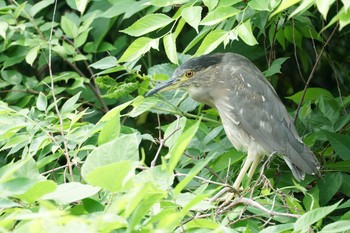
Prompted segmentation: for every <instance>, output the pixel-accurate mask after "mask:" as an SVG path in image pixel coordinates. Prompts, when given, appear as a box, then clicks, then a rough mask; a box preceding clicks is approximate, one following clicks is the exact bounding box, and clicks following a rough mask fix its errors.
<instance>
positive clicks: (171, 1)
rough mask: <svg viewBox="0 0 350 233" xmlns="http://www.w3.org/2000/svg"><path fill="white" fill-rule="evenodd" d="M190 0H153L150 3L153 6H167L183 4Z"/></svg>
mask: <svg viewBox="0 0 350 233" xmlns="http://www.w3.org/2000/svg"><path fill="white" fill-rule="evenodd" d="M188 1H189V0H152V1H151V2H150V4H151V5H153V6H159V7H165V6H172V5H181V4H184V3H186V2H188Z"/></svg>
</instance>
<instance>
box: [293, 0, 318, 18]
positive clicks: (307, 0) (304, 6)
mask: <svg viewBox="0 0 350 233" xmlns="http://www.w3.org/2000/svg"><path fill="white" fill-rule="evenodd" d="M314 2H315V0H304V1H302V2H301V4H300V5H299V6H298V7H297V8H296V9H295V10H294V11H293V12H292V14H290V15H289V17H288V18H289V19H291V18H292V17H294V16H295V15H300V14H302V13H303V12H305V11H307V10H308V9H309V8H310V7H311V6H312V5H313V4H314Z"/></svg>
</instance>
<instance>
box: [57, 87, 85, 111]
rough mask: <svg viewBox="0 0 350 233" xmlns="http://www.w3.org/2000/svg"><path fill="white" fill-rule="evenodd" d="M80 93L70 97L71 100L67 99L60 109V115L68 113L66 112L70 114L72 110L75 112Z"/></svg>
mask: <svg viewBox="0 0 350 233" xmlns="http://www.w3.org/2000/svg"><path fill="white" fill-rule="evenodd" d="M80 93H81V92H79V93H77V94H76V95H74V96H72V97H71V98H69V99H68V100H67V101H66V102H65V103H64V104H63V106H62V108H61V114H64V113H68V112H72V111H74V110H76V105H75V104H76V103H77V101H78V99H79V97H80Z"/></svg>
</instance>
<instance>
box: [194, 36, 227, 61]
mask: <svg viewBox="0 0 350 233" xmlns="http://www.w3.org/2000/svg"><path fill="white" fill-rule="evenodd" d="M228 34H229V32H227V31H224V30H219V29H218V30H214V31H212V32H210V33H209V34H208V35H207V36H206V37H205V38H204V40H203V42H202V43H201V45H200V46H199V48H198V50H197V52H196V53H195V55H194V56H198V55H202V54H208V53H210V52H212V51H213V50H214V49H216V48H217V47H218V46H219V45H220V44H221V43H222V42H223V41H224V40H225V38H226V37H227V36H228Z"/></svg>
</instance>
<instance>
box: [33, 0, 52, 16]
mask: <svg viewBox="0 0 350 233" xmlns="http://www.w3.org/2000/svg"><path fill="white" fill-rule="evenodd" d="M53 3H54V0H44V1H39V2H38V3H36V4H34V5H33V6H32V7H31V8H30V10H29V14H30V16H32V17H33V18H34V16H35V15H36V14H37V13H39V12H40V11H41V10H42V9H45V8H46V7H47V6H49V5H51V4H53Z"/></svg>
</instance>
